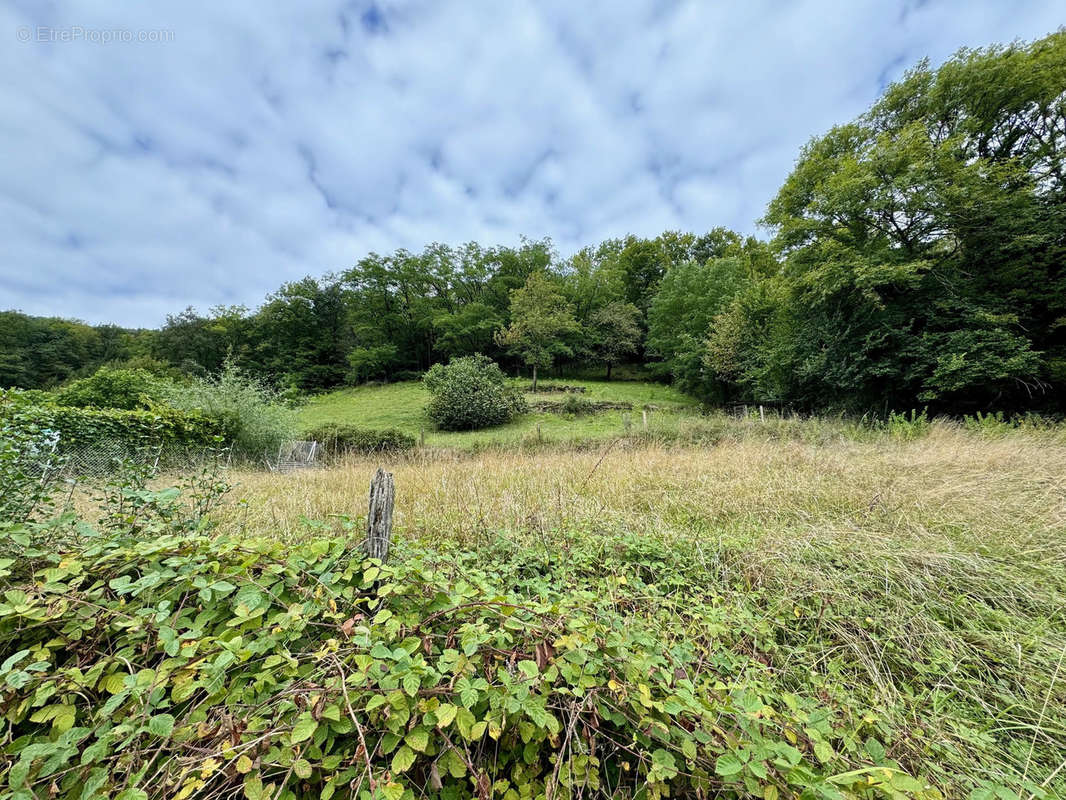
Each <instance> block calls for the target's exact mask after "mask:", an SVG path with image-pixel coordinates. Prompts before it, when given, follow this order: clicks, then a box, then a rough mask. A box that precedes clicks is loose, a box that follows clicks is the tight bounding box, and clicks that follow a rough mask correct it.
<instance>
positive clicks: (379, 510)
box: [366, 467, 396, 563]
mask: <svg viewBox="0 0 1066 800" xmlns="http://www.w3.org/2000/svg"><path fill="white" fill-rule="evenodd" d="M395 498H396V488H395V486H394V484H393V482H392V473H391V472H386V471H385V470H383V469H381V468H380V467H379V468H378V471H377V472H376V473H374V479H373V480H372V481H370V509H369V510H368V511H367V515H366V556H367V558H376V559H378V560H379V561H381V562H382V563H385V561H386V559H388V557H389V541H390V539H391V538H392V504H393V500H395Z"/></svg>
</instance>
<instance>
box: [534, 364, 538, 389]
mask: <svg viewBox="0 0 1066 800" xmlns="http://www.w3.org/2000/svg"><path fill="white" fill-rule="evenodd" d="M533 391H534V392H535V391H537V365H536V364H534V365H533Z"/></svg>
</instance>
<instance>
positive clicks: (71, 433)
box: [0, 392, 222, 451]
mask: <svg viewBox="0 0 1066 800" xmlns="http://www.w3.org/2000/svg"><path fill="white" fill-rule="evenodd" d="M18 394H19V393H16V392H4V393H3V396H0V421H2V422H4V423H5V424H8V425H11V426H14V427H16V428H23V429H26V430H40V431H51V432H53V433H54V434H58V443H59V449H60V451H63V450H68V449H71V448H79V447H89V446H92V445H93V444H96V443H98V442H101V441H105V440H118V441H124V442H131V443H141V444H149V443H168V444H171V443H172V444H184V445H208V444H214V443H215V441H216V439H217V437H218V436H219V435H220V434H221V433H222V428H221V427H220V426H219V425H218V423H217V422H216V421H215V420H213V419H211V418H209V417H207V416H205V415H204V414H201V413H199V412H198V411H197V410H195V409H191V410H190V411H188V412H185V411H178V410H176V409H173V408H170V407H168V406H165V405H157V406H153V407H152V409H151V410H142V411H123V410H120V409H111V408H74V407H65V406H54V405H25V404H22V403H20V402H19V401H18V399H17V398H18Z"/></svg>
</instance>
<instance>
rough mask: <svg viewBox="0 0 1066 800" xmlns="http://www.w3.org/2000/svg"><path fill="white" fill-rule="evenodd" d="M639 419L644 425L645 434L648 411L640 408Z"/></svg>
mask: <svg viewBox="0 0 1066 800" xmlns="http://www.w3.org/2000/svg"><path fill="white" fill-rule="evenodd" d="M640 419H641V422H642V424H643V425H644V432H645V433H647V432H648V409H646V408H642V409H641V410H640Z"/></svg>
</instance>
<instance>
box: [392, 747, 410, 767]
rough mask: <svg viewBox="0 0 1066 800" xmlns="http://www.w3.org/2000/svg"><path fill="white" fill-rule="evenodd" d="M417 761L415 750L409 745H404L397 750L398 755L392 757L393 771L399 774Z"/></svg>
mask: <svg viewBox="0 0 1066 800" xmlns="http://www.w3.org/2000/svg"><path fill="white" fill-rule="evenodd" d="M414 763H415V751H414V750H412V749H411V748H410V747H408V746H407V745H404V746H403V747H401V748H400V749H399V750H397V751H396V755H394V756H393V757H392V771H393V772H395V773H397V774H399V773H401V772H406V771H407V770H409V769H410V768H411V765H412V764H414Z"/></svg>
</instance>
